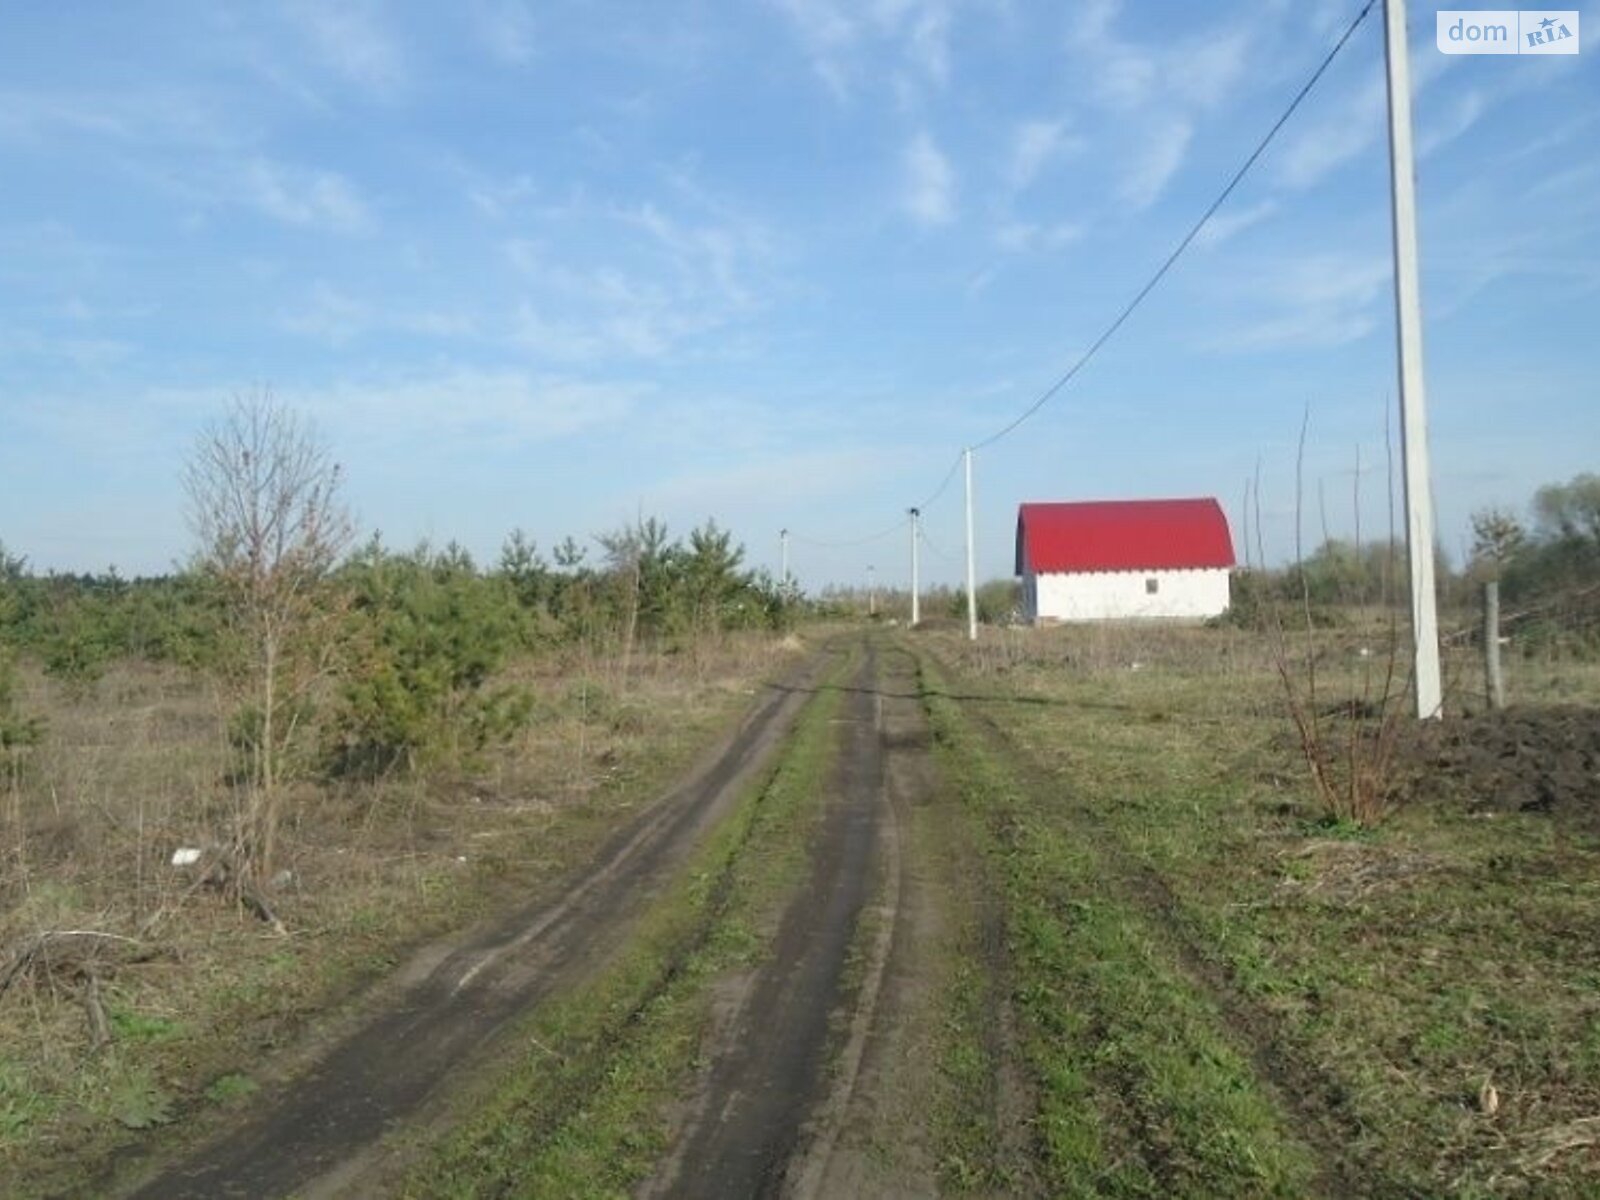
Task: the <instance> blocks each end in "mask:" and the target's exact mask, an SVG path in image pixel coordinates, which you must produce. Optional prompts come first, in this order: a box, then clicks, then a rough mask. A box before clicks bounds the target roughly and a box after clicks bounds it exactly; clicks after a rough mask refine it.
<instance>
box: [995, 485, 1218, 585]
mask: <svg viewBox="0 0 1600 1200" xmlns="http://www.w3.org/2000/svg"><path fill="white" fill-rule="evenodd" d="M1233 565H1234V558H1233V538H1232V536H1231V535H1230V534H1229V533H1228V518H1227V517H1225V516H1223V514H1222V506H1221V505H1220V504H1218V503H1217V502H1216V500H1214V499H1212V498H1210V497H1206V498H1205V499H1199V500H1091V501H1082V502H1078V503H1071V504H1024V505H1022V507H1021V508H1019V509H1018V510H1017V574H1018V575H1027V574H1047V573H1051V572H1058V571H1158V570H1166V571H1174V570H1192V569H1196V568H1205V567H1231V566H1233Z"/></svg>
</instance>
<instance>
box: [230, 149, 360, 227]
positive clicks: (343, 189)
mask: <svg viewBox="0 0 1600 1200" xmlns="http://www.w3.org/2000/svg"><path fill="white" fill-rule="evenodd" d="M240 182H241V186H242V188H243V195H244V199H245V201H246V202H247V203H249V204H250V205H252V206H253V207H255V208H258V209H260V210H261V211H262V212H264V213H266V214H267V215H268V216H269V217H273V218H274V219H276V220H279V221H282V222H284V223H285V224H288V225H303V226H307V227H310V228H318V229H330V230H334V231H336V232H340V233H358V232H360V231H362V230H364V229H366V228H367V227H368V225H369V223H370V222H369V217H368V214H367V207H366V205H365V203H363V201H362V199H361V197H360V195H359V194H357V192H356V189H355V187H354V186H353V185H352V184H351V183H350V181H349V180H347V179H345V178H344V176H342V175H338V174H335V173H334V172H332V171H318V170H306V169H303V168H299V167H289V166H285V165H283V164H281V163H274V162H271V161H269V160H267V159H264V158H258V159H255V160H254V161H252V162H250V163H249V164H247V165H246V166H245V167H244V169H243V173H242V177H241V181H240Z"/></svg>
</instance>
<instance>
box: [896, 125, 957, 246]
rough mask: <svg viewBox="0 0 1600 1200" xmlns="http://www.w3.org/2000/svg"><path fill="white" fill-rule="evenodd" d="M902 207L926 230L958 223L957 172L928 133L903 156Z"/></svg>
mask: <svg viewBox="0 0 1600 1200" xmlns="http://www.w3.org/2000/svg"><path fill="white" fill-rule="evenodd" d="M902 167H903V170H904V175H905V183H904V186H905V191H904V194H903V203H904V205H905V209H906V212H907V213H909V214H910V215H911V219H912V220H913V221H915V222H916V223H917V224H919V225H922V226H924V227H931V226H934V225H947V224H949V223H950V222H951V221H953V220H954V219H955V211H956V210H955V188H956V180H955V172H954V170H953V169H952V168H951V166H950V160H949V159H948V158H946V157H945V155H944V152H943V151H942V150H940V149H939V147H938V145H937V144H935V142H934V140H933V138H932V136H931V135H929V133H928V132H927V131H926V130H923V131H922V132H920V133H918V134H917V135H916V137H914V138H912V139H911V143H910V145H908V146H907V147H906V149H905V152H904V154H903V156H902Z"/></svg>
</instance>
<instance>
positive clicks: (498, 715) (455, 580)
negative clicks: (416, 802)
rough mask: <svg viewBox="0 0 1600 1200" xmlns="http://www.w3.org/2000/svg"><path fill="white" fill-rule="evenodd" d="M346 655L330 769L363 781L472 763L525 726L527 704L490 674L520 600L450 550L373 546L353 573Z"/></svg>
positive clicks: (516, 629)
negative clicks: (493, 682)
mask: <svg viewBox="0 0 1600 1200" xmlns="http://www.w3.org/2000/svg"><path fill="white" fill-rule="evenodd" d="M347 575H348V582H349V583H350V585H351V587H352V588H353V592H354V603H353V605H352V609H351V614H350V622H351V628H350V632H349V643H350V645H351V646H352V647H353V650H352V662H351V664H350V668H351V669H350V671H349V674H348V677H347V679H346V682H345V683H344V685H343V687H342V689H341V696H340V705H339V708H338V711H337V713H336V715H335V717H334V720H333V745H332V747H331V750H330V754H329V764H328V765H329V770H330V771H331V772H332V773H333V774H335V775H356V776H364V777H371V776H376V775H381V774H385V773H388V772H391V771H395V770H406V771H417V770H420V769H424V768H429V767H439V766H445V765H455V764H459V763H461V762H464V761H467V760H469V759H470V758H471V757H472V756H474V755H475V754H476V753H477V752H479V751H481V750H483V749H484V748H485V747H487V746H489V745H490V744H492V743H495V742H500V741H505V740H506V739H508V738H510V737H511V736H512V735H513V734H515V733H516V731H517V730H519V729H521V728H522V727H523V726H524V725H526V723H527V720H528V717H529V714H530V712H531V709H532V699H531V697H529V696H527V695H526V694H525V693H523V692H522V691H520V690H519V689H516V688H491V687H489V686H488V683H489V680H490V679H491V677H492V676H493V675H494V673H495V672H496V671H497V670H498V669H499V668H500V667H501V666H502V665H503V663H504V662H505V659H506V657H507V655H508V654H509V653H510V651H511V650H512V649H514V648H515V647H516V646H517V645H519V644H520V643H521V641H522V638H523V622H524V616H523V612H522V610H521V609H520V606H519V604H518V600H517V596H516V595H515V593H514V592H513V591H512V590H510V588H508V587H507V586H506V585H505V581H504V580H502V579H499V578H494V577H489V578H485V577H483V576H480V575H479V574H477V572H476V571H475V570H474V569H473V567H472V563H471V560H470V559H468V558H466V557H465V555H463V554H461V553H460V552H459V551H457V550H455V549H453V548H447V549H446V550H445V551H444V552H442V553H434V552H433V551H430V550H429V549H428V548H427V547H426V546H424V547H419V548H418V549H417V550H416V551H414V552H413V553H411V554H409V555H394V554H389V553H387V552H385V551H384V550H383V549H382V548H381V546H376V545H374V546H370V547H369V548H368V549H367V550H366V551H365V552H364V553H363V554H362V556H361V557H360V558H359V559H358V560H357V561H356V562H355V563H354V564H353V565H352V566H351V567H350V568H349V570H348V572H347Z"/></svg>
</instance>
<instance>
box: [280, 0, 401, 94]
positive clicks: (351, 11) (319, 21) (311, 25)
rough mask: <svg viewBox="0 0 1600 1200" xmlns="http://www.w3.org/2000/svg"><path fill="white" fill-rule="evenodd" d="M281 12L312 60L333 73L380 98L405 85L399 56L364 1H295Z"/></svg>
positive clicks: (381, 25)
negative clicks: (308, 47)
mask: <svg viewBox="0 0 1600 1200" xmlns="http://www.w3.org/2000/svg"><path fill="white" fill-rule="evenodd" d="M284 11H285V12H286V14H287V15H288V17H289V19H290V20H291V21H292V22H293V23H294V24H295V26H296V27H297V28H298V29H299V30H300V32H301V33H302V34H303V35H304V36H305V38H306V40H307V41H308V42H309V43H310V45H311V49H312V51H313V52H314V53H315V54H316V56H317V58H318V59H319V60H320V61H321V62H322V64H323V65H324V66H326V67H328V68H329V69H331V70H332V71H334V72H335V73H337V74H339V75H342V76H344V77H345V78H346V79H348V80H350V81H351V82H353V83H355V84H357V85H359V86H360V87H363V88H365V89H367V90H368V91H372V92H377V93H380V94H391V93H393V92H395V91H397V90H399V89H400V87H401V86H402V85H403V84H404V83H405V81H406V74H407V72H406V62H405V55H404V54H403V53H402V52H401V50H400V46H399V43H398V42H396V41H395V39H394V37H393V35H392V34H391V33H390V32H389V30H388V28H387V27H386V26H385V24H384V22H383V20H382V18H381V17H380V16H379V14H378V10H377V9H376V7H375V6H374V5H373V4H371V3H370V2H367V0H340V3H337V4H328V3H322V2H320V0H298V2H296V3H293V4H290V5H289V7H288V8H287V9H285V10H284Z"/></svg>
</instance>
